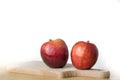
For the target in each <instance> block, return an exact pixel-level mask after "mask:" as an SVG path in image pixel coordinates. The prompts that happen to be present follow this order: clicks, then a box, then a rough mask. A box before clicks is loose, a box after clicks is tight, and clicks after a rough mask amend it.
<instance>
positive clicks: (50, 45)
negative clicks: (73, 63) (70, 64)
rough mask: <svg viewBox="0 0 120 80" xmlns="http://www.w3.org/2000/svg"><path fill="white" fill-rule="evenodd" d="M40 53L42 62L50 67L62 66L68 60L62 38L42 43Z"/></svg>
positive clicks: (66, 49)
mask: <svg viewBox="0 0 120 80" xmlns="http://www.w3.org/2000/svg"><path fill="white" fill-rule="evenodd" d="M40 53H41V57H42V60H43V61H44V63H45V64H46V65H48V66H49V67H52V68H62V67H64V66H65V64H66V63H67V60H68V48H67V45H66V43H65V42H64V41H63V40H62V39H56V40H49V41H48V42H45V43H43V44H42V46H41V49H40Z"/></svg>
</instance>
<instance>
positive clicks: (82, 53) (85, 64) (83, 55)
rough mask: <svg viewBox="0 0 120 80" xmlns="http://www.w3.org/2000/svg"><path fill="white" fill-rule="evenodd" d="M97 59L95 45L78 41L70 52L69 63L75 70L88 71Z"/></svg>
mask: <svg viewBox="0 0 120 80" xmlns="http://www.w3.org/2000/svg"><path fill="white" fill-rule="evenodd" d="M97 59H98V49H97V47H96V45H95V44H93V43H89V41H88V42H84V41H78V42H77V43H75V44H74V45H73V47H72V50H71V61H72V64H73V65H74V66H75V67H76V68H77V69H82V70H85V69H90V68H91V67H92V66H93V65H94V64H95V63H96V61H97Z"/></svg>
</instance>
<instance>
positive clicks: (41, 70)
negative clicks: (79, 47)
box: [7, 61, 110, 78]
mask: <svg viewBox="0 0 120 80" xmlns="http://www.w3.org/2000/svg"><path fill="white" fill-rule="evenodd" d="M7 70H8V72H14V73H23V74H32V75H40V76H43V77H55V78H68V77H83V76H84V77H95V78H109V77H110V72H109V71H108V70H102V69H90V70H78V69H76V68H74V67H73V66H72V64H67V65H66V66H65V67H64V68H49V67H48V66H46V65H45V64H44V63H43V62H41V61H29V62H23V63H19V64H14V65H9V66H8V67H7Z"/></svg>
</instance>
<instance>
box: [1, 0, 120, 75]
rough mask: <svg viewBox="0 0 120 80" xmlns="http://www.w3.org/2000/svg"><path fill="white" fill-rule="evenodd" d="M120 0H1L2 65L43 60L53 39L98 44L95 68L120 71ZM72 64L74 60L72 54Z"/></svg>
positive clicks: (113, 72) (116, 73)
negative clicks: (46, 45)
mask: <svg viewBox="0 0 120 80" xmlns="http://www.w3.org/2000/svg"><path fill="white" fill-rule="evenodd" d="M119 27H120V1H119V0H79V1H77V0H0V66H2V65H4V64H9V63H13V62H18V61H29V60H41V57H40V51H39V50H40V47H41V44H42V43H43V42H46V41H48V40H49V39H56V38H61V39H63V40H65V41H66V44H67V45H68V48H69V52H70V50H71V48H72V46H73V44H74V43H75V42H77V41H81V40H83V41H87V40H89V41H90V42H92V43H94V44H96V45H97V47H98V49H99V58H98V61H97V63H96V65H95V66H94V67H95V68H102V69H108V70H110V71H111V75H112V77H119V74H120V62H119V61H120V28H119ZM68 62H69V63H71V60H70V56H69V60H68Z"/></svg>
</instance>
